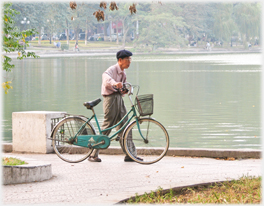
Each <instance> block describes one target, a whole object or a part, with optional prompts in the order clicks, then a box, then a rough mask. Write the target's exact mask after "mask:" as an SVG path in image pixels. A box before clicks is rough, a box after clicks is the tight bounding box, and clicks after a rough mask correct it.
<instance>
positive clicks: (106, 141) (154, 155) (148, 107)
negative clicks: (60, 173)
mask: <svg viewBox="0 0 264 206" xmlns="http://www.w3.org/2000/svg"><path fill="white" fill-rule="evenodd" d="M125 86H126V88H128V89H127V91H128V93H127V94H128V97H129V100H130V103H131V109H130V110H129V111H128V112H127V114H126V115H125V116H124V117H123V118H122V119H121V120H120V121H119V122H118V123H117V124H116V125H114V126H112V127H109V128H107V129H104V130H101V128H100V125H99V122H98V119H97V116H96V113H95V111H94V107H95V106H96V105H98V104H99V103H100V102H101V99H100V98H98V99H96V100H94V101H90V102H85V103H84V104H83V105H84V106H85V107H86V108H87V109H89V110H91V111H92V112H93V115H92V116H91V117H90V118H88V117H85V116H82V115H73V116H71V115H70V116H66V117H65V118H63V119H62V120H60V121H59V122H58V123H57V124H56V126H55V127H54V128H53V130H52V132H51V136H50V138H49V139H51V140H52V145H53V148H54V151H55V152H56V154H57V155H58V156H59V157H60V158H61V159H62V160H64V161H66V162H70V163H77V162H81V161H83V160H85V159H86V158H88V157H89V156H90V155H91V153H92V151H93V149H107V148H108V147H109V145H110V142H111V141H113V140H118V138H120V137H118V134H120V133H122V130H124V131H123V136H122V137H121V138H123V140H124V148H125V151H126V153H127V154H128V155H129V157H130V158H131V159H133V160H134V161H135V162H137V163H141V164H152V163H155V162H157V161H159V160H161V159H162V158H163V157H164V156H165V155H166V153H167V151H168V148H169V135H168V132H167V130H166V129H165V127H164V126H163V125H162V124H161V123H159V122H158V121H156V120H155V119H153V118H152V117H151V115H152V114H153V94H147V95H138V92H139V86H138V85H131V84H130V83H125ZM136 87H137V88H138V90H137V95H136V97H135V103H134V104H133V101H132V98H131V96H132V95H133V92H134V88H136ZM136 109H137V110H138V113H139V114H137V111H136ZM130 114H132V116H131V117H130V118H128V120H127V121H126V122H125V123H124V124H123V126H122V127H121V128H120V129H119V130H118V131H116V132H115V133H114V134H113V135H111V134H110V135H111V136H110V135H109V136H110V137H108V136H106V135H103V134H102V133H103V132H104V131H107V130H110V129H114V128H116V127H117V126H118V125H120V124H121V122H123V121H124V119H125V118H126V117H128V116H129V115H130ZM145 116H148V117H145ZM92 119H94V120H95V122H96V125H97V128H98V131H99V134H96V130H95V127H94V126H93V124H92V123H91V120H92ZM132 119H134V120H133V121H132V122H131V120H132ZM138 157H140V158H138Z"/></svg>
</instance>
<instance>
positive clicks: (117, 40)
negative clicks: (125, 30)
mask: <svg viewBox="0 0 264 206" xmlns="http://www.w3.org/2000/svg"><path fill="white" fill-rule="evenodd" d="M116 44H119V39H118V20H117V21H116Z"/></svg>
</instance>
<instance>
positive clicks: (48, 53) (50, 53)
mask: <svg viewBox="0 0 264 206" xmlns="http://www.w3.org/2000/svg"><path fill="white" fill-rule="evenodd" d="M120 49H122V48H111V49H89V50H81V51H79V52H75V51H72V50H67V51H61V50H59V49H57V50H49V49H47V50H45V49H42V50H34V49H29V50H25V51H26V52H35V53H36V55H38V56H39V57H68V56H100V55H104V56H108V55H109V56H111V55H115V54H116V52H117V51H118V50H120ZM126 49H129V48H126ZM131 50H132V49H131ZM133 53H134V55H173V54H179V55H181V54H183V55H186V54H239V53H262V50H261V48H252V49H249V50H242V49H224V48H215V49H212V50H211V51H207V50H205V49H202V48H196V49H191V48H190V49H159V50H156V51H155V52H142V51H135V52H133ZM2 54H4V53H2ZM7 56H9V57H11V58H16V57H17V52H12V53H8V54H7Z"/></svg>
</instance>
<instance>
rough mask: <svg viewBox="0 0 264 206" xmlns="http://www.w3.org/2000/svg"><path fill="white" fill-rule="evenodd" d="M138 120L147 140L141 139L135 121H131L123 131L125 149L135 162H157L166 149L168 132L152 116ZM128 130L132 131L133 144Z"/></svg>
mask: <svg viewBox="0 0 264 206" xmlns="http://www.w3.org/2000/svg"><path fill="white" fill-rule="evenodd" d="M138 122H139V125H140V130H141V133H142V135H143V136H144V138H146V139H147V141H144V140H143V138H142V137H141V135H140V133H139V131H138V126H137V122H136V121H133V122H132V123H131V124H130V125H128V126H127V128H126V130H125V132H124V147H125V151H126V153H127V154H128V156H129V157H130V158H131V159H133V160H134V161H135V162H137V163H140V164H153V163H155V162H158V161H159V160H161V159H162V158H163V157H164V156H165V155H166V153H167V151H168V148H169V135H168V132H167V130H166V129H165V127H164V126H163V125H162V124H161V123H159V122H158V121H156V120H154V119H152V118H141V119H139V120H138ZM130 132H132V142H133V144H132V143H131V135H130ZM131 145H132V146H131ZM135 151H136V152H135ZM139 158H140V159H139Z"/></svg>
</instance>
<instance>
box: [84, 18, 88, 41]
mask: <svg viewBox="0 0 264 206" xmlns="http://www.w3.org/2000/svg"><path fill="white" fill-rule="evenodd" d="M85 26H86V28H85V39H84V44H85V45H87V38H88V18H87V19H86V25H85Z"/></svg>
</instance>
